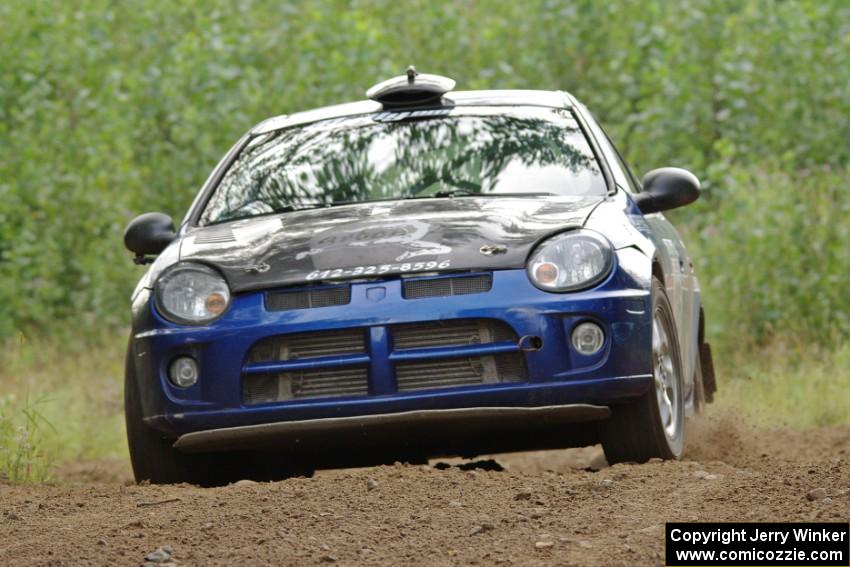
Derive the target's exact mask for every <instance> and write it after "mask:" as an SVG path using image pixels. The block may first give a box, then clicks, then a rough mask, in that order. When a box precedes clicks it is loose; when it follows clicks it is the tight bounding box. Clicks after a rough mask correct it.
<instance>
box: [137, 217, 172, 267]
mask: <svg viewBox="0 0 850 567" xmlns="http://www.w3.org/2000/svg"><path fill="white" fill-rule="evenodd" d="M175 236H177V231H176V230H174V221H173V220H171V217H170V216H168V215H166V214H163V213H145V214H143V215H139V216H137V217H136V218H134V219H133V220H131V221H130V224H128V225H127V228H126V229H124V246H126V247H127V250H129V251H130V252H133V253H134V254H135V255H136V258H135V259H134V260H133V261H134V262H136V263H137V264H145V263H147V262H148V259H147V258H146V256H156V255H157V254H159V253H161V252H162V251H163V250H165V248H166V246H168V245H169V244H171V241H172V240H174V237H175Z"/></svg>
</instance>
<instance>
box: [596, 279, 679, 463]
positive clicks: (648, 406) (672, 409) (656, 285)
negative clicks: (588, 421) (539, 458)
mask: <svg viewBox="0 0 850 567" xmlns="http://www.w3.org/2000/svg"><path fill="white" fill-rule="evenodd" d="M676 337H677V335H676V324H675V322H674V320H673V310H672V308H671V307H670V300H669V299H668V298H667V292H666V291H664V287H663V286H662V285H661V282H660V281H659V280H658V279H657V278H652V374H653V387H652V388H651V389H650V390H649V391H647V392H646V393H645V394H644V395H643V396H641V397H640V398H639V399H638V400H637V401H635V402H631V403H629V404H622V405H616V406H613V407H612V408H611V417H610V418H609V419H608V420H607V421H605V422H603V423H602V425H601V430H600V437H601V440H602V448H603V449H604V451H605V458H606V459H607V460H608V463H610V464H614V463H622V462H638V463H641V462H645V461H648V460H649V459H651V458H653V457H658V458H662V459H677V458H679V456H680V455H681V454H682V448H683V446H684V429H685V412H684V392H683V389H684V388H683V381H682V358H681V354H680V351H679V342H678V340H677V338H676Z"/></svg>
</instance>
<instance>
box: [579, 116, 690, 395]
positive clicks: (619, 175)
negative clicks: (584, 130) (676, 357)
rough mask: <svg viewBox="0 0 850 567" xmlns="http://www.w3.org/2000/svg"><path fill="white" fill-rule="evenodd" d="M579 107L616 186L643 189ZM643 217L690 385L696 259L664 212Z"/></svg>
mask: <svg viewBox="0 0 850 567" xmlns="http://www.w3.org/2000/svg"><path fill="white" fill-rule="evenodd" d="M577 107H578V108H579V109H581V110H582V111H583V114H584V116H583V118H584V121H585V123H586V125H587V127H588V129H589V130H590V133H591V135H593V137H594V139H595V140H596V142H597V145H598V146H599V148H600V150H601V151H602V153H603V157H604V158H605V160H606V162H607V163H608V166H609V168H610V169H611V175H612V177H613V178H614V182H615V183H616V184H617V187H618V188H619V189H620V190H622V191H626V192H627V193H631V194H635V193H638V192H640V184H639V183H638V182H637V180H636V179H635V177H634V176H633V175H632V173H631V171H630V170H629V168H628V166H627V165H626V162H625V160H623V158H622V156H621V155H620V152H619V151H618V150H617V148H616V147H615V146H614V144H613V142H611V139H610V138H609V137H608V135H607V134H606V133H605V131H604V130H603V129H602V127H601V126H600V125H599V123H598V122H597V121H596V119H595V118H594V117H593V115H591V114H590V112H589V111H588V110H587V109H586V108H585V107H584V106H583V105H581V104H580V103H577ZM644 218H645V219H646V222H647V224H649V227H650V229H651V230H650V232H651V239H652V241H653V244H654V245H655V248H656V252H657V255H658V259H659V261H660V262H661V267H662V270H663V271H664V280H665V281H664V282H663V283H664V287H665V288H666V290H667V295H668V297H669V299H670V304H671V307H672V308H673V316H674V318H675V321H676V330H677V334H678V338H679V345H680V349H681V353H682V365H683V367H684V368H683V371H684V375H685V379H686V382H687V383H688V384H690V381H691V379H692V377H693V375H694V369H695V365H696V355H697V352H696V348H697V347H696V345H697V332H698V322H699V308H700V305H699V302H700V300H699V287H698V283H697V280H696V275H695V273H694V266H693V261H692V259H691V257H690V256H689V255H688V251H687V249H686V248H685V244H684V242H683V241H682V239H681V237H680V236H679V233H678V232H677V231H676V228H675V227H674V226H673V225H672V224H671V223H670V222H669V221H668V220H667V218H666V217H665V216H664V215H663V214H662V213H652V214H648V215H644Z"/></svg>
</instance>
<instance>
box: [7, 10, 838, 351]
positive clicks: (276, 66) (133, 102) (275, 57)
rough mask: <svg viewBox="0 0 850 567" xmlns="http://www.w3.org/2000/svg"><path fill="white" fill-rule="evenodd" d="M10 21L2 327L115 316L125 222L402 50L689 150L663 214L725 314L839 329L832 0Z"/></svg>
mask: <svg viewBox="0 0 850 567" xmlns="http://www.w3.org/2000/svg"><path fill="white" fill-rule="evenodd" d="M0 21H3V26H0V46H2V48H0V49H2V57H0V76H2V77H3V80H2V83H0V281H2V285H0V337H2V336H10V335H11V334H12V333H13V332H15V331H16V330H17V331H23V332H25V333H27V334H28V335H43V334H55V333H56V332H57V329H62V328H68V327H69V326H72V327H73V329H74V330H75V332H79V330H80V329H88V328H93V327H102V326H107V327H117V326H122V325H123V324H124V323H125V322H126V318H127V315H126V313H127V305H126V300H127V296H128V294H129V292H130V290H131V288H132V284H133V281H134V280H135V279H136V278H137V277H138V275H139V269H138V268H134V267H133V266H132V264H131V263H130V262H129V255H128V254H127V253H126V252H125V251H124V250H123V249H122V247H121V242H120V240H121V239H120V237H121V231H122V228H123V226H124V225H125V223H126V222H127V221H128V220H129V219H130V218H132V217H133V216H134V215H135V214H137V213H139V212H143V211H147V210H163V211H165V212H168V213H170V214H172V215H174V216H176V217H179V216H180V215H181V214H182V213H183V212H184V211H185V209H186V207H187V206H188V204H189V203H190V202H191V199H192V197H193V196H194V194H195V192H196V191H197V188H198V187H199V186H200V184H201V183H202V182H203V180H204V179H205V177H206V175H207V174H208V173H209V171H210V170H211V169H212V167H213V166H214V164H215V163H216V161H217V160H218V159H219V157H220V156H221V155H222V154H223V153H224V152H225V151H226V150H227V148H228V147H229V145H230V144H231V143H232V142H233V141H234V140H235V139H236V138H237V137H238V136H239V135H240V134H241V133H242V132H243V131H244V130H245V129H247V128H248V127H249V126H250V125H251V124H253V123H255V122H257V121H259V120H261V119H263V118H265V117H267V116H270V115H273V114H279V113H286V112H291V111H294V110H297V109H303V108H309V107H313V106H316V105H322V104H330V103H335V102H342V101H346V100H350V99H356V98H361V97H362V95H363V92H364V90H365V89H366V87H368V86H369V85H370V84H371V83H373V82H375V81H378V80H380V79H382V78H385V77H387V76H389V75H392V74H396V73H399V72H401V71H402V70H403V69H404V67H405V66H406V65H407V64H409V63H415V64H417V65H418V66H419V68H420V69H422V70H427V71H432V72H439V73H444V74H448V75H451V76H453V77H455V78H456V79H457V80H458V84H459V87H460V88H511V87H535V88H564V89H567V90H570V91H572V92H574V93H575V94H576V95H577V96H579V98H581V99H583V100H584V101H585V102H586V103H587V104H588V105H589V106H590V107H591V108H592V109H593V110H594V111H595V112H596V113H597V114H598V115H599V117H600V118H601V119H602V121H603V123H604V124H606V125H607V126H608V127H609V129H610V131H611V134H612V137H613V138H614V139H615V140H616V141H617V142H618V143H619V145H620V146H622V147H623V148H624V149H625V151H626V153H627V154H628V158H629V159H630V161H631V162H632V164H633V165H634V166H635V169H636V170H637V171H645V170H647V169H650V168H652V167H656V166H660V165H678V166H683V167H689V168H691V169H693V170H694V171H695V172H696V173H697V174H698V175H699V176H700V177H701V178H703V179H704V180H705V185H706V187H707V188H708V195H707V198H706V199H705V200H704V202H703V203H702V204H701V205H699V206H698V207H696V208H694V209H693V210H692V211H684V212H682V213H680V214H677V215H676V218H677V220H678V221H679V223H680V224H683V225H686V226H687V230H686V232H687V234H688V239H689V241H690V242H691V244H692V245H694V246H695V247H697V248H698V249H699V254H697V256H698V258H699V259H700V262H701V268H702V270H701V271H702V274H703V277H704V281H705V284H704V285H705V287H706V296H707V298H708V300H709V302H710V305H709V309H710V310H711V311H712V313H713V317H712V321H713V322H714V324H715V326H714V327H712V328H713V329H714V331H715V332H720V331H722V332H724V333H728V332H735V333H741V334H746V335H747V336H750V337H753V338H755V339H757V340H760V341H762V340H765V339H767V338H769V337H770V336H772V335H775V334H776V333H779V332H786V331H789V332H793V333H795V334H797V335H798V336H800V338H804V339H811V340H818V341H822V340H825V339H828V338H830V337H833V336H834V335H835V334H836V333H846V332H847V321H846V308H845V307H844V306H845V305H847V301H846V299H847V297H846V293H847V292H846V291H844V290H842V289H839V288H840V287H842V286H840V285H838V284H836V283H834V282H835V281H836V279H837V278H846V274H848V273H850V263H848V257H847V254H846V252H844V251H843V249H842V248H841V247H840V246H839V245H837V244H836V243H837V242H840V241H841V240H840V238H841V237H842V235H846V233H845V232H842V231H844V230H845V229H843V228H841V227H840V226H835V227H829V226H827V222H826V221H827V220H829V219H831V220H833V221H835V220H841V219H846V218H847V215H846V213H847V209H846V205H845V203H846V198H844V197H843V194H842V190H841V183H842V179H843V178H844V177H845V174H846V171H847V170H846V167H847V165H848V160H850V145H848V144H847V143H846V140H847V137H848V134H850V65H847V59H846V57H847V56H846V54H847V53H848V49H850V5H848V4H847V3H845V2H841V1H835V2H819V1H814V0H812V1H801V2H774V1H771V0H747V1H744V2H739V1H737V0H735V1H733V0H690V1H688V2H666V1H661V0H657V1H650V2H647V1H645V0H626V1H621V2H610V3H599V2H593V1H591V0H578V1H569V2H567V1H554V0H537V1H532V2H530V3H529V2H507V1H504V2H494V1H487V2H476V3H471V2H461V1H457V2H448V3H434V2H426V1H425V0H414V1H413V2H404V3H398V2H390V1H389V0H358V1H350V2H343V1H332V0H325V1H322V2H310V3H307V2H293V3H281V2H270V1H249V0H244V1H241V2H238V3H233V2H225V1H224V0H205V1H203V2H202V1H200V0H195V1H187V2H180V3H166V2H160V1H157V0H137V1H136V2H131V3H115V2H110V1H108V0H81V1H80V2H74V3H57V2H54V1H50V0H33V1H32V2H27V3H26V4H24V5H15V4H13V3H4V4H0ZM765 164H769V165H765ZM824 168H827V170H825V169H824ZM828 168H832V169H831V170H829V169H828ZM838 224H839V225H840V224H842V223H840V222H839V223H838ZM843 287H844V288H846V287H847V286H846V285H845V286H843ZM729 294H731V295H729Z"/></svg>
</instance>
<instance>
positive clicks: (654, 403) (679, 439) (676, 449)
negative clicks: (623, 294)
mask: <svg viewBox="0 0 850 567" xmlns="http://www.w3.org/2000/svg"><path fill="white" fill-rule="evenodd" d="M658 310H660V311H661V315H662V318H663V319H664V324H665V325H666V329H665V330H666V331H667V335H668V340H669V341H670V349H671V351H672V352H671V356H672V358H673V365H674V368H675V370H676V379H677V380H678V388H677V389H676V397H677V399H676V400H675V402H674V403H676V405H677V409H678V411H677V412H676V420H677V422H678V423H677V427H676V435H675V436H674V438H672V439H671V438H670V437H669V436H668V435H667V433H666V431H665V430H664V424H663V422H662V420H661V411H660V409H659V407H658V396H657V394H656V392H655V391H654V388H655V384H654V382H653V386H652V387H653V391H652V392H651V394H652V395H651V396H650V405H651V408H652V416H653V421H654V429H655V434H656V436H657V437H658V441H659V442H661V444H662V445H663V446H666V448H667V452H668V453H669V457H670V458H678V457H680V456H681V454H682V450H683V449H684V445H685V399H684V396H685V384H684V380H683V376H682V355H681V349H680V348H679V338H678V333H677V331H676V321H675V319H674V317H673V309H672V306H671V305H670V300H669V298H668V297H667V292H666V290H665V289H664V286H663V285H662V284H661V282H660V281H658V279H657V278H653V280H652V317H653V318H654V317H655V313H656V311H658ZM654 372H655V365H654V364H653V374H654ZM653 379H654V375H653Z"/></svg>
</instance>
